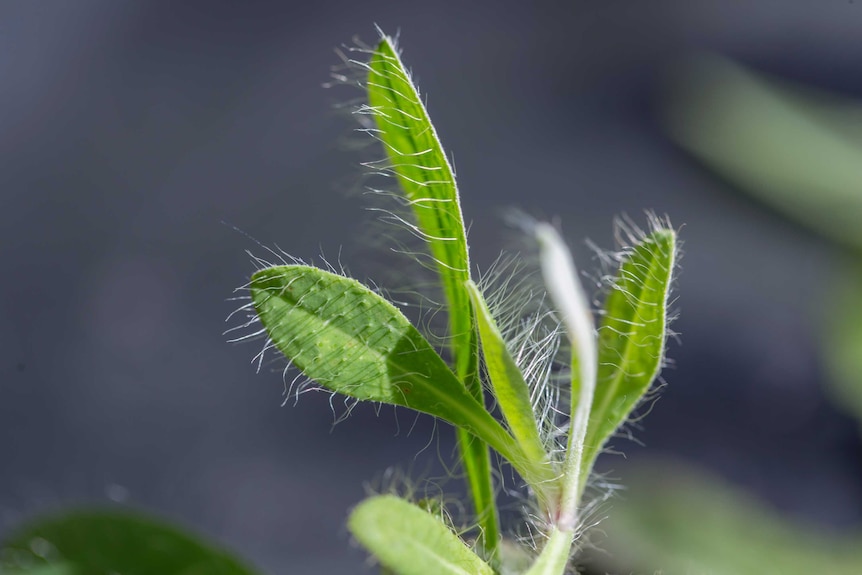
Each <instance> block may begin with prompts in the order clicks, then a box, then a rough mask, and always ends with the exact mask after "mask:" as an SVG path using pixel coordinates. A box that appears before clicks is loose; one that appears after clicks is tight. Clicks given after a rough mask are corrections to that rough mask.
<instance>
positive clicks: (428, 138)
mask: <svg viewBox="0 0 862 575" xmlns="http://www.w3.org/2000/svg"><path fill="white" fill-rule="evenodd" d="M366 88H367V91H368V105H369V108H368V110H366V111H368V112H370V113H371V114H372V116H373V117H374V119H375V124H376V126H377V130H376V132H375V135H376V137H377V138H378V139H379V140H380V141H381V142H382V143H383V146H384V148H385V150H386V160H385V162H384V163H381V164H377V165H376V166H375V167H376V169H378V170H380V171H381V172H382V173H385V174H387V175H394V176H395V177H396V178H397V180H398V183H399V185H400V186H401V189H402V190H403V192H404V196H405V198H406V199H407V201H408V203H409V205H410V207H411V209H412V212H413V215H414V218H415V221H416V227H415V228H414V229H413V232H414V233H415V234H416V235H418V236H419V237H421V238H422V239H423V240H424V241H425V242H426V243H427V245H428V247H429V250H430V252H431V256H432V257H433V259H434V261H435V267H436V269H437V273H438V275H439V277H440V283H441V284H442V286H443V292H444V294H445V296H446V302H447V312H448V316H449V337H450V349H451V351H452V357H453V359H454V362H455V373H456V375H457V376H458V379H459V380H460V381H461V382H462V383H463V385H464V386H465V387H466V388H467V390H468V391H470V393H471V394H472V395H473V397H474V398H475V399H476V401H478V402H479V403H483V397H482V383H481V381H480V380H479V369H478V368H479V362H478V341H477V334H476V329H475V326H474V325H473V315H472V312H471V310H470V301H469V296H468V295H467V292H466V290H465V288H464V282H465V281H467V280H469V279H470V259H469V254H468V251H467V234H466V231H465V228H464V219H463V217H462V215H461V204H460V201H459V198H458V187H457V184H456V182H455V174H454V171H453V170H452V167H451V166H450V165H449V160H448V159H447V158H446V154H445V152H444V151H443V146H442V144H441V143H440V139H439V138H438V136H437V131H436V130H435V129H434V125H433V124H432V123H431V120H430V118H429V117H428V112H427V110H426V109H425V105H424V104H423V103H422V99H421V98H420V97H419V91H418V89H417V88H416V86H415V85H414V84H413V81H412V79H411V78H410V74H409V72H408V71H407V69H406V68H405V67H404V64H403V63H402V62H401V58H400V56H399V54H398V50H397V48H396V46H395V43H394V41H393V40H392V39H391V38H389V37H388V36H385V35H384V36H383V37H382V39H381V41H380V43H379V44H378V45H377V48H376V49H375V51H374V54H373V55H372V57H371V61H370V62H369V64H368V79H367V82H366ZM458 444H459V447H460V450H461V456H462V458H463V460H464V468H465V471H466V472H467V482H468V484H469V485H470V490H471V493H472V496H473V499H474V503H475V505H476V512H477V515H478V516H479V521H480V523H481V524H482V526H483V538H484V541H483V546H484V547H485V548H486V549H487V550H488V551H489V552H490V553H493V551H494V548H495V547H496V545H497V539H498V538H499V526H498V519H497V510H496V504H495V499H494V490H493V485H492V483H491V465H490V460H489V455H488V448H487V447H486V446H485V445H484V442H482V441H479V440H477V439H476V438H474V437H471V436H470V435H468V434H467V433H466V432H465V431H464V430H463V429H459V430H458Z"/></svg>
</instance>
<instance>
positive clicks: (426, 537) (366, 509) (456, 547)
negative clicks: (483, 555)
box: [347, 495, 494, 575]
mask: <svg viewBox="0 0 862 575" xmlns="http://www.w3.org/2000/svg"><path fill="white" fill-rule="evenodd" d="M347 525H348V527H349V528H350V531H351V533H353V535H354V537H356V538H357V539H358V540H359V542H360V543H362V544H363V545H364V546H365V547H366V548H368V550H369V551H371V552H372V553H373V554H374V555H375V556H376V557H377V558H378V559H379V560H380V562H381V563H382V564H383V565H384V566H386V567H388V568H389V569H392V570H393V571H395V572H396V573H398V575H428V574H429V573H434V574H440V575H493V573H494V571H493V570H492V569H491V567H490V566H489V565H488V564H487V563H485V562H484V561H482V559H480V558H479V556H478V555H476V554H475V553H473V551H471V550H470V548H469V547H467V546H466V545H465V544H464V542H463V541H461V540H460V539H459V538H458V537H457V536H456V535H455V534H454V533H452V531H451V530H450V529H449V528H448V527H447V526H446V524H444V523H443V522H442V521H440V520H439V519H438V518H436V517H434V516H433V515H431V514H429V513H428V512H427V511H424V510H423V509H421V508H419V507H417V506H415V505H413V504H411V503H408V502H407V501H404V500H403V499H400V498H398V497H395V496H393V495H381V496H377V497H372V498H370V499H366V500H365V501H363V502H362V503H360V504H359V505H358V506H357V507H356V509H354V510H353V513H351V514H350V519H349V520H348V523H347Z"/></svg>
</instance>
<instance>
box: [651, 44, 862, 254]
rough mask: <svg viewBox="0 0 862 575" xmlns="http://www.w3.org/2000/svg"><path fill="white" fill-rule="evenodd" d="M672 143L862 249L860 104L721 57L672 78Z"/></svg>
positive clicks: (742, 185) (669, 111)
mask: <svg viewBox="0 0 862 575" xmlns="http://www.w3.org/2000/svg"><path fill="white" fill-rule="evenodd" d="M664 112H665V119H666V126H667V130H668V132H669V134H670V136H671V137H672V138H673V139H674V140H675V141H676V142H677V143H678V144H679V145H680V146H682V147H683V148H684V149H685V150H687V151H688V152H690V153H691V154H692V155H694V156H695V157H697V158H698V159H699V160H701V161H702V162H703V163H705V164H706V165H707V166H708V167H710V168H711V169H713V170H715V171H716V172H717V173H719V174H720V175H722V176H723V177H725V178H727V179H729V180H730V181H732V182H733V183H735V184H736V185H738V186H740V188H741V189H743V190H745V191H747V192H748V193H750V194H751V195H753V196H755V197H757V198H759V199H760V200H762V201H764V202H766V203H767V204H769V205H771V206H773V207H774V208H775V209H777V210H779V211H781V212H782V213H784V214H785V215H788V216H790V217H792V218H794V219H796V220H797V221H799V222H801V223H803V224H806V225H808V226H810V227H812V228H814V229H815V230H817V231H818V232H820V233H822V234H823V235H825V236H827V237H830V238H833V239H834V240H836V241H838V242H840V243H843V244H845V245H849V246H854V247H857V248H859V247H862V226H860V225H859V221H860V218H862V185H860V182H862V129H860V128H859V126H860V124H859V123H858V120H859V119H860V118H862V104H859V103H858V102H857V103H850V102H849V101H848V100H844V99H839V98H837V97H835V96H831V95H822V94H818V93H816V92H814V91H813V90H811V89H806V88H800V87H791V85H790V84H789V83H786V82H782V83H779V82H777V81H770V80H767V79H766V78H765V77H764V76H762V75H757V74H754V73H752V72H750V71H748V70H746V69H744V68H743V67H741V66H739V65H737V64H734V63H732V62H730V61H728V60H724V59H721V58H718V57H702V58H699V59H697V60H694V61H693V62H692V63H690V64H689V65H687V66H685V67H684V68H682V69H681V70H680V71H679V72H678V73H677V74H675V75H674V76H673V80H672V82H671V83H670V89H669V91H668V98H667V100H666V102H665V106H664Z"/></svg>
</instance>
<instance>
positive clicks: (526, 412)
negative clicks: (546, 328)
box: [467, 282, 548, 464]
mask: <svg viewBox="0 0 862 575" xmlns="http://www.w3.org/2000/svg"><path fill="white" fill-rule="evenodd" d="M467 288H468V290H469V292H470V297H471V299H472V301H473V309H474V310H475V311H476V318H477V320H478V321H477V324H478V326H479V334H480V336H481V341H482V353H483V354H484V356H485V365H486V366H487V368H488V376H489V378H490V380H491V386H492V387H493V389H494V397H495V398H496V399H497V403H498V405H499V406H500V410H501V411H502V412H503V416H504V417H505V418H506V422H507V423H508V424H509V429H511V431H512V434H513V435H514V436H515V439H517V440H518V443H519V444H520V445H521V449H522V450H523V452H524V454H525V455H526V456H527V457H529V458H531V459H533V460H535V461H536V462H537V463H539V464H541V463H544V462H546V461H547V458H548V457H547V453H546V451H545V448H544V446H543V445H542V440H541V438H540V437H539V427H538V424H537V423H536V418H535V416H534V415H533V408H532V404H531V403H530V388H529V387H528V386H527V382H526V381H524V376H523V374H522V373H521V370H520V369H519V368H518V364H517V363H515V359H514V358H513V357H512V354H511V353H509V350H508V348H507V347H506V342H505V341H504V340H503V336H502V335H501V334H500V330H499V329H498V328H497V324H496V322H495V321H494V318H493V317H491V312H490V310H488V305H487V304H486V303H485V298H484V297H482V293H481V292H480V291H479V288H478V287H476V284H474V283H473V282H469V283H468V284H467Z"/></svg>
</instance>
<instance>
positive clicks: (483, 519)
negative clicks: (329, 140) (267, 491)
mask: <svg viewBox="0 0 862 575" xmlns="http://www.w3.org/2000/svg"><path fill="white" fill-rule="evenodd" d="M350 56H356V58H354V57H346V58H345V60H346V62H347V64H348V68H349V69H350V70H352V71H353V72H354V73H357V72H358V74H357V75H356V77H355V83H357V84H358V85H359V86H360V87H361V88H362V89H363V90H364V91H365V94H366V98H367V100H366V102H365V103H364V104H362V105H360V106H359V107H358V108H356V110H355V113H356V115H357V116H358V117H359V118H360V120H361V123H362V126H363V127H362V129H361V131H363V132H365V133H366V134H368V135H370V136H371V137H373V138H374V139H376V140H377V141H379V143H380V144H381V145H382V148H383V151H384V152H385V155H384V157H383V158H382V159H380V160H378V161H375V162H369V163H367V164H366V166H368V167H370V168H371V169H372V171H373V172H375V173H376V174H378V175H383V176H388V177H390V178H392V179H394V180H395V181H396V182H397V185H398V191H397V194H398V197H399V198H400V199H401V200H402V202H401V203H402V205H403V206H405V207H407V208H408V209H407V210H406V213H403V214H392V215H393V216H394V218H395V219H396V220H397V221H399V222H401V223H403V224H404V225H406V226H407V227H408V228H409V230H410V231H411V232H412V233H413V234H414V235H415V236H417V237H419V238H420V239H421V240H422V241H423V242H424V245H425V248H426V249H427V254H428V255H430V257H431V258H432V261H433V266H432V267H433V270H434V272H435V273H436V276H437V279H438V281H439V285H440V286H441V288H442V293H443V296H444V298H443V299H444V307H445V312H446V314H447V318H448V329H447V342H448V343H447V348H448V349H445V350H438V349H436V348H435V346H434V345H432V344H431V343H430V342H429V339H428V338H427V337H426V336H425V335H423V334H422V333H420V331H419V330H418V329H417V328H415V327H414V326H413V325H412V324H411V323H410V321H409V320H408V319H407V318H406V317H405V316H404V314H403V313H402V312H401V311H400V310H399V309H398V308H397V307H396V306H395V305H393V304H392V303H390V302H388V301H387V300H386V299H384V298H383V297H382V296H381V295H379V294H378V293H377V292H376V291H374V290H372V289H369V288H367V287H366V286H364V285H362V284H361V283H360V282H358V281H356V280H354V279H351V278H348V277H345V276H344V275H342V274H339V273H336V272H334V271H330V270H324V269H320V268H317V267H313V266H309V265H306V264H304V263H303V262H301V261H299V260H291V261H289V262H282V263H283V264H284V265H269V264H268V263H265V262H263V263H262V266H261V269H259V270H258V271H257V272H256V273H254V274H253V275H252V277H251V281H250V283H249V284H248V285H247V289H248V299H249V301H248V303H247V305H246V306H244V307H243V308H242V309H244V310H246V311H247V312H248V314H249V321H248V322H247V323H246V324H244V325H243V326H242V328H243V329H249V328H251V329H252V333H251V334H250V335H249V336H244V337H243V338H240V339H244V338H246V337H254V336H257V335H261V336H264V337H265V338H266V344H265V346H264V351H266V350H268V349H270V348H275V349H277V350H278V351H280V352H281V353H282V354H284V356H285V357H286V358H287V359H288V360H289V361H290V362H291V363H292V364H293V366H295V367H296V368H297V369H299V370H300V371H301V372H302V374H304V376H305V377H307V378H308V379H309V380H312V381H314V382H316V384H317V385H318V386H320V387H322V388H325V389H327V390H329V391H331V392H334V393H340V394H343V395H346V396H348V397H351V398H355V399H356V400H365V401H372V402H379V403H387V404H392V405H398V406H403V407H407V408H410V409H413V410H416V411H419V412H423V413H427V414H430V415H432V416H434V417H436V418H438V419H441V420H443V421H446V422H449V423H450V424H452V425H454V426H455V428H456V430H457V440H458V446H459V451H460V457H461V463H462V464H463V467H464V470H465V474H466V478H467V483H468V487H469V490H468V491H469V494H470V497H471V499H472V506H473V511H474V513H475V527H476V529H474V530H471V531H468V536H470V537H472V538H473V539H466V538H464V537H462V536H460V535H459V534H457V533H455V532H454V530H453V529H451V527H450V526H449V525H447V523H446V522H445V521H441V517H445V513H439V512H437V513H432V512H431V510H429V509H428V506H427V505H424V506H423V505H419V504H417V503H411V502H409V501H406V500H404V499H401V498H399V497H396V496H394V495H379V496H374V497H371V498H369V499H367V500H365V501H363V502H362V503H361V504H359V505H358V506H357V507H356V508H355V509H354V510H353V512H352V513H351V515H350V518H349V521H348V526H349V528H350V530H351V532H352V533H353V535H354V536H355V537H356V539H357V540H359V542H361V543H362V544H363V545H364V546H365V547H367V548H368V549H369V550H370V551H371V552H372V553H373V554H374V555H375V556H376V557H377V559H378V560H379V561H380V563H381V564H382V565H383V566H384V567H385V568H387V569H389V570H391V571H394V572H395V573H399V574H401V575H426V574H440V573H444V574H461V575H464V574H489V575H490V574H493V573H527V574H529V575H559V574H562V573H564V572H565V571H566V569H567V566H568V564H569V562H570V559H571V557H572V555H573V547H574V546H575V543H576V541H577V539H578V537H579V535H580V533H581V532H582V530H583V529H584V528H585V523H584V513H585V508H586V504H585V502H584V492H585V488H586V486H587V484H588V480H589V477H590V473H591V471H592V468H593V465H594V463H595V461H596V458H597V457H598V455H599V453H600V452H601V450H602V448H603V446H604V445H605V443H606V442H607V441H608V439H609V438H611V437H612V436H613V434H614V433H615V431H616V430H617V429H618V428H619V427H620V426H621V425H622V424H624V423H625V422H626V420H627V419H628V418H629V416H630V414H631V412H632V410H633V409H634V408H635V407H636V406H637V405H638V403H639V402H640V401H641V399H642V398H643V396H644V395H645V394H646V393H647V392H648V390H649V389H650V386H651V385H652V382H653V381H654V380H655V378H656V377H657V375H658V373H659V370H660V369H661V366H662V364H663V360H664V352H665V340H666V334H667V330H668V325H667V324H668V316H667V308H668V298H669V292H670V286H671V283H672V279H673V270H674V265H675V258H676V254H677V249H676V234H675V232H674V231H673V230H672V229H670V228H669V226H668V225H667V223H666V222H664V221H661V220H659V219H657V218H654V217H653V218H651V219H650V230H649V232H648V233H644V232H641V231H639V230H637V228H635V227H633V226H631V225H629V226H627V227H623V226H621V229H623V230H625V231H627V232H628V233H627V234H621V235H625V236H626V237H625V239H626V241H627V245H623V246H621V251H620V252H618V253H617V254H616V258H615V259H613V260H612V261H614V262H616V263H618V264H619V267H618V270H617V271H616V276H615V277H612V278H609V279H608V281H607V287H608V289H607V297H606V299H605V302H604V306H603V307H602V308H601V310H599V312H598V314H597V317H598V319H599V321H598V325H596V321H595V319H594V314H593V312H592V310H591V307H590V301H589V299H588V297H587V294H586V293H585V292H584V290H583V288H582V286H581V283H580V280H579V278H578V273H577V271H576V268H575V265H574V263H573V261H572V257H571V255H570V253H569V250H568V249H567V247H566V245H565V243H564V242H563V240H562V239H561V237H560V235H559V233H558V232H557V231H556V229H555V228H554V227H552V226H550V225H549V224H546V223H540V222H534V221H532V220H530V219H529V218H527V217H523V216H522V217H521V218H520V223H521V225H522V227H523V228H524V229H525V230H526V231H527V232H528V234H529V235H530V236H531V237H532V238H533V239H534V240H535V242H536V243H537V245H538V248H539V250H538V251H539V263H540V268H541V276H542V278H543V280H544V285H545V289H546V292H547V295H549V296H550V303H551V304H552V305H551V306H550V310H549V309H545V308H544V306H546V305H547V304H545V303H544V302H546V299H545V298H544V294H542V293H537V292H535V291H534V292H533V293H534V294H537V295H534V296H533V297H534V298H535V301H534V302H533V303H534V304H535V305H534V306H533V307H534V308H536V309H538V311H537V312H535V314H534V315H533V316H532V319H530V318H520V317H516V318H514V320H513V318H511V317H505V316H504V314H503V313H502V312H501V310H500V309H499V306H496V305H494V302H495V301H497V299H499V298H497V299H495V298H492V297H490V295H489V294H488V293H486V290H483V289H482V288H480V287H479V285H483V284H482V282H477V278H474V277H473V274H472V266H471V264H470V258H469V252H468V249H467V238H466V232H465V226H464V219H463V217H462V214H461V206H460V202H459V192H458V187H457V185H456V182H455V175H454V171H453V169H452V167H451V166H450V164H449V161H448V159H447V156H446V154H445V152H444V151H443V148H442V146H441V144H440V140H439V138H438V136H437V132H436V130H435V129H434V126H433V124H432V123H431V121H430V119H429V117H428V113H427V111H426V109H425V106H424V104H423V102H422V99H421V98H420V96H419V92H418V90H417V88H416V86H415V85H414V83H413V81H412V80H411V77H410V74H409V73H408V72H407V69H406V68H405V67H404V65H403V63H402V61H401V57H400V54H399V51H398V49H397V46H396V44H395V41H394V40H393V39H392V38H391V37H388V36H386V35H383V34H382V33H381V38H380V41H379V43H378V44H377V45H376V46H375V47H373V48H355V49H353V50H352V52H351V53H350ZM339 78H340V79H341V80H343V81H346V82H350V81H351V78H350V77H349V76H339ZM489 301H490V302H491V304H490V305H489ZM528 307H529V306H525V307H523V308H522V309H527V308H528ZM549 311H550V312H552V313H551V315H550V316H549V314H548V312H549ZM549 321H550V324H551V325H550V327H548V322H549ZM258 323H259V324H260V326H259V328H257V329H255V328H256V326H258ZM501 326H502V327H501ZM429 337H430V336H429ZM561 337H562V338H564V339H565V340H566V341H567V342H568V345H564V346H562V347H561V346H560V341H558V340H559V339H560V338H561ZM558 349H568V350H570V356H569V357H568V358H566V360H565V362H564V365H563V366H562V368H561V369H558V368H559V367H560V366H559V365H558V363H559V360H558V358H557V350H558ZM441 353H442V354H443V355H441ZM261 357H262V356H261ZM444 357H447V358H448V361H447V360H446V359H444ZM531 359H532V361H533V363H531ZM537 363H538V364H540V365H539V368H538V369H537V368H536V366H537ZM552 371H553V373H551V372H552ZM560 376H563V377H564V380H565V383H563V384H560V383H559V381H560ZM488 395H490V398H489V397H488ZM488 399H492V400H493V403H494V405H496V407H497V408H498V412H499V414H501V416H502V420H500V419H498V418H497V417H495V415H494V413H497V411H496V410H489V409H488V407H487V406H486V402H487V400H488ZM561 414H564V415H561ZM489 449H493V450H494V451H495V452H497V453H498V454H499V455H500V456H501V457H502V458H503V459H504V460H505V461H506V462H507V463H508V464H510V465H511V466H512V468H513V469H514V470H515V471H517V473H518V475H519V476H520V478H521V480H522V481H523V484H524V491H525V493H526V497H527V498H528V500H529V505H528V506H527V507H528V509H529V513H525V521H527V520H528V519H526V517H527V516H530V519H529V521H531V522H532V523H533V524H534V525H535V527H536V528H537V529H538V532H539V533H541V536H542V537H541V540H540V542H539V544H538V545H536V546H535V547H536V548H535V549H529V550H528V553H526V554H525V553H520V554H515V556H517V557H519V558H520V559H519V560H518V566H516V565H515V563H516V561H515V560H513V559H511V557H512V554H511V553H509V552H507V551H505V550H506V549H508V548H509V547H510V546H511V541H509V540H507V539H504V537H503V535H502V534H501V528H500V520H499V513H498V510H497V502H496V497H495V493H496V488H497V486H496V485H495V480H494V477H495V475H494V474H493V473H492V466H491V459H490V454H489ZM534 531H535V530H534ZM525 555H526V556H528V557H529V558H528V560H527V561H526V562H525V561H524V557H525Z"/></svg>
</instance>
